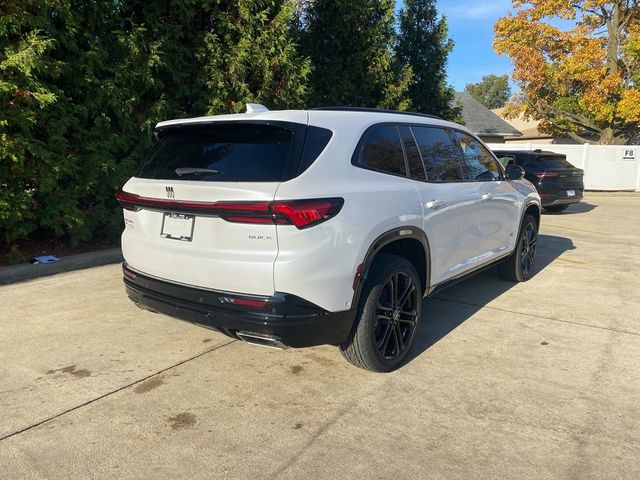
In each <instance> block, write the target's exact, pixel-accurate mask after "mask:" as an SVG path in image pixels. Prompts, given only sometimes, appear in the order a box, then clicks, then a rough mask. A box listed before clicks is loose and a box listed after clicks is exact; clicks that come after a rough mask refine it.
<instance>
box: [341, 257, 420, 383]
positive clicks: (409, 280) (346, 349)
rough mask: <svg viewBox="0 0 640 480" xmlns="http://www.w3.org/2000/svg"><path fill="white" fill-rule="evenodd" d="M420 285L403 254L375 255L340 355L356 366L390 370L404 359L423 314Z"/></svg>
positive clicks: (412, 267) (417, 277)
mask: <svg viewBox="0 0 640 480" xmlns="http://www.w3.org/2000/svg"><path fill="white" fill-rule="evenodd" d="M422 293H423V286H422V282H421V280H420V277H419V276H418V272H417V271H416V268H415V267H414V266H413V264H412V263H411V262H410V261H409V260H408V259H406V258H404V257H400V256H398V255H389V254H380V255H379V256H377V257H376V258H375V260H374V262H373V265H372V266H371V269H370V271H369V273H368V275H367V279H366V281H365V284H364V286H363V290H362V296H361V297H360V305H359V308H358V316H357V318H356V321H355V324H354V326H353V329H352V331H351V334H350V335H349V338H348V339H347V340H346V341H344V342H343V343H342V344H340V351H341V352H342V355H343V356H344V357H345V358H346V359H347V360H348V361H349V362H351V363H352V364H353V365H355V366H356V367H360V368H364V369H366V370H371V371H373V372H391V371H393V370H396V369H397V368H399V367H400V366H401V365H402V364H403V363H404V361H405V360H406V359H407V356H408V354H409V352H410V351H411V348H412V346H413V344H414V341H415V339H416V333H417V331H418V329H419V324H420V317H421V314H422V296H423V295H422Z"/></svg>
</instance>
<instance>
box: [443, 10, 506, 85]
mask: <svg viewBox="0 0 640 480" xmlns="http://www.w3.org/2000/svg"><path fill="white" fill-rule="evenodd" d="M437 5H438V11H439V12H440V14H441V15H444V16H445V17H447V24H448V26H449V36H450V37H451V38H452V39H453V41H454V42H455V47H454V49H453V52H451V53H450V54H449V65H448V68H447V76H448V79H449V83H451V84H452V85H453V86H454V88H455V89H456V90H458V91H460V90H464V86H465V85H466V84H467V83H472V82H478V81H480V79H482V77H483V76H484V75H489V74H492V73H493V74H496V75H504V74H505V73H508V74H511V68H512V67H511V62H510V60H509V58H508V57H506V56H498V55H497V54H496V53H495V52H494V51H493V46H492V43H493V25H494V23H496V20H497V19H498V18H500V17H503V16H505V15H507V13H508V12H509V11H512V10H513V7H512V5H511V1H510V0H497V1H496V0H493V1H488V2H487V1H486V0H485V1H482V0H457V1H456V0H440V1H438V3H437Z"/></svg>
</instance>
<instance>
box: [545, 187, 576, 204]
mask: <svg viewBox="0 0 640 480" xmlns="http://www.w3.org/2000/svg"><path fill="white" fill-rule="evenodd" d="M582 198H583V194H582V190H576V194H575V196H573V197H568V196H567V195H566V193H564V191H563V192H561V193H551V194H545V195H540V200H541V201H542V206H543V207H549V206H552V205H564V204H567V203H578V202H580V201H582Z"/></svg>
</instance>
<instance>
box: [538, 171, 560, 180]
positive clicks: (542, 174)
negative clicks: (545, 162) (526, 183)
mask: <svg viewBox="0 0 640 480" xmlns="http://www.w3.org/2000/svg"><path fill="white" fill-rule="evenodd" d="M533 174H534V175H535V176H536V177H537V178H539V179H540V180H543V179H545V178H552V177H557V176H558V174H557V173H556V172H533Z"/></svg>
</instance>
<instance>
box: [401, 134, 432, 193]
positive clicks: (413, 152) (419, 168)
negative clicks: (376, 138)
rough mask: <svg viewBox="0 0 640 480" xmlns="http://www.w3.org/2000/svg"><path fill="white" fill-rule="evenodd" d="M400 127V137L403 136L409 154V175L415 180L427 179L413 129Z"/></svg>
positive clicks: (406, 152) (403, 142) (405, 151)
mask: <svg viewBox="0 0 640 480" xmlns="http://www.w3.org/2000/svg"><path fill="white" fill-rule="evenodd" d="M399 129H400V138H402V145H403V146H404V153H405V155H406V156H407V162H408V163H409V175H410V176H411V178H413V179H414V180H422V181H425V180H426V179H427V177H426V176H425V174H424V166H423V165H422V159H421V158H420V152H419V151H418V145H416V141H415V139H414V138H413V134H412V133H411V129H410V128H409V127H399Z"/></svg>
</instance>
